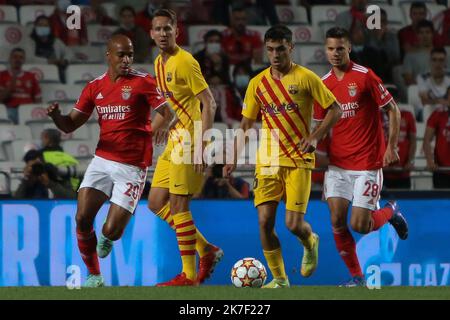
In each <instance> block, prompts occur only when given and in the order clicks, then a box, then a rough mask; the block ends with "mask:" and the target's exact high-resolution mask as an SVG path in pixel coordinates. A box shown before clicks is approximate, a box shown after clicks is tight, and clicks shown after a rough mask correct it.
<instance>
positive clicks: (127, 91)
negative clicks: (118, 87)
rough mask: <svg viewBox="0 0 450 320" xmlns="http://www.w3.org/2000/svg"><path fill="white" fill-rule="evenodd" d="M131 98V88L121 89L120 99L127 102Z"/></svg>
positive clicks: (124, 87)
mask: <svg viewBox="0 0 450 320" xmlns="http://www.w3.org/2000/svg"><path fill="white" fill-rule="evenodd" d="M130 97H131V87H130V86H123V87H122V99H123V100H128V99H130Z"/></svg>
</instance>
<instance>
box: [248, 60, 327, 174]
mask: <svg viewBox="0 0 450 320" xmlns="http://www.w3.org/2000/svg"><path fill="white" fill-rule="evenodd" d="M314 100H316V101H317V102H318V103H319V104H320V105H321V106H323V108H328V107H329V106H330V105H331V104H332V103H333V102H334V101H335V100H336V98H335V97H334V95H333V93H332V92H331V91H330V90H329V89H328V88H327V87H326V86H325V85H324V84H323V82H322V80H321V79H320V78H319V77H318V76H317V75H316V74H315V73H313V72H312V71H310V70H309V69H307V68H305V67H302V66H299V65H297V64H294V63H293V64H292V67H291V69H290V70H289V73H288V74H286V75H285V76H283V78H282V79H281V80H277V79H274V78H273V77H272V75H271V68H270V67H269V68H267V69H265V70H263V71H262V72H261V73H259V74H258V75H257V76H255V77H254V78H252V79H251V81H250V83H249V85H248V88H247V92H246V94H245V98H244V105H243V108H242V115H243V116H245V117H246V118H249V119H256V118H257V115H258V113H259V112H261V115H262V129H263V135H262V139H261V141H260V146H259V152H258V157H257V165H260V166H261V165H262V166H270V165H280V166H287V167H299V168H313V167H314V154H313V153H306V154H303V153H301V152H300V140H301V139H302V137H307V136H309V134H310V126H311V117H312V111H313V102H314ZM266 129H269V130H271V129H274V130H273V131H272V132H273V134H272V133H270V131H268V130H266ZM272 135H273V138H275V139H273V138H272ZM276 140H278V150H273V151H272V150H271V149H272V148H273V146H277V144H274V143H273V142H274V141H276ZM262 155H264V156H265V158H264V160H263V159H262ZM275 158H276V159H277V160H276V161H277V162H275V161H274V160H273V159H275Z"/></svg>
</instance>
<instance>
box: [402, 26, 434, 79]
mask: <svg viewBox="0 0 450 320" xmlns="http://www.w3.org/2000/svg"><path fill="white" fill-rule="evenodd" d="M417 30H418V38H419V43H418V45H417V49H416V50H415V51H413V52H412V51H410V52H408V53H407V54H406V55H405V59H404V60H403V72H402V74H403V79H404V81H405V84H406V85H407V86H410V85H412V84H416V79H417V75H419V74H421V73H425V72H427V71H429V70H430V53H431V50H432V49H433V35H434V26H433V23H432V22H431V21H428V20H422V21H420V22H419V23H418V25H417Z"/></svg>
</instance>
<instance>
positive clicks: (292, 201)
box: [253, 166, 311, 213]
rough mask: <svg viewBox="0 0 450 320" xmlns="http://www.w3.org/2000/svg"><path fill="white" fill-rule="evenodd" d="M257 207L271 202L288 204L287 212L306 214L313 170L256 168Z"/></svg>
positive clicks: (254, 184) (254, 185) (254, 183)
mask: <svg viewBox="0 0 450 320" xmlns="http://www.w3.org/2000/svg"><path fill="white" fill-rule="evenodd" d="M253 192H254V193H255V207H257V206H259V205H260V204H262V203H265V202H269V201H276V202H280V200H281V199H283V200H284V202H285V203H286V210H290V211H295V212H300V213H305V212H306V208H307V206H308V201H309V194H310V192H311V169H305V168H291V167H275V168H273V167H259V166H257V167H256V171H255V180H254V182H253Z"/></svg>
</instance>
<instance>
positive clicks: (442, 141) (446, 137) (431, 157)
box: [423, 90, 450, 188]
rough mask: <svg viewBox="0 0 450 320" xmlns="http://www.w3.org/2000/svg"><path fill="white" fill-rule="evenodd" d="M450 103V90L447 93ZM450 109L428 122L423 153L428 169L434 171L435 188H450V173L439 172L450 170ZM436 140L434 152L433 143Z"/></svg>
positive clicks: (434, 114)
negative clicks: (442, 169)
mask: <svg viewBox="0 0 450 320" xmlns="http://www.w3.org/2000/svg"><path fill="white" fill-rule="evenodd" d="M447 99H448V100H449V102H450V90H449V91H448V92H447ZM449 114H450V107H449V106H446V107H443V108H439V109H437V110H435V111H434V112H433V113H432V114H431V116H430V118H429V119H428V121H427V127H426V129H425V136H424V138H423V151H424V153H425V157H426V159H427V167H428V169H429V170H431V171H433V186H434V187H435V188H450V171H449V170H446V171H439V169H441V167H445V168H447V169H448V168H450V117H449ZM433 138H436V142H435V147H434V152H433V151H432V146H431V141H432V140H433Z"/></svg>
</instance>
